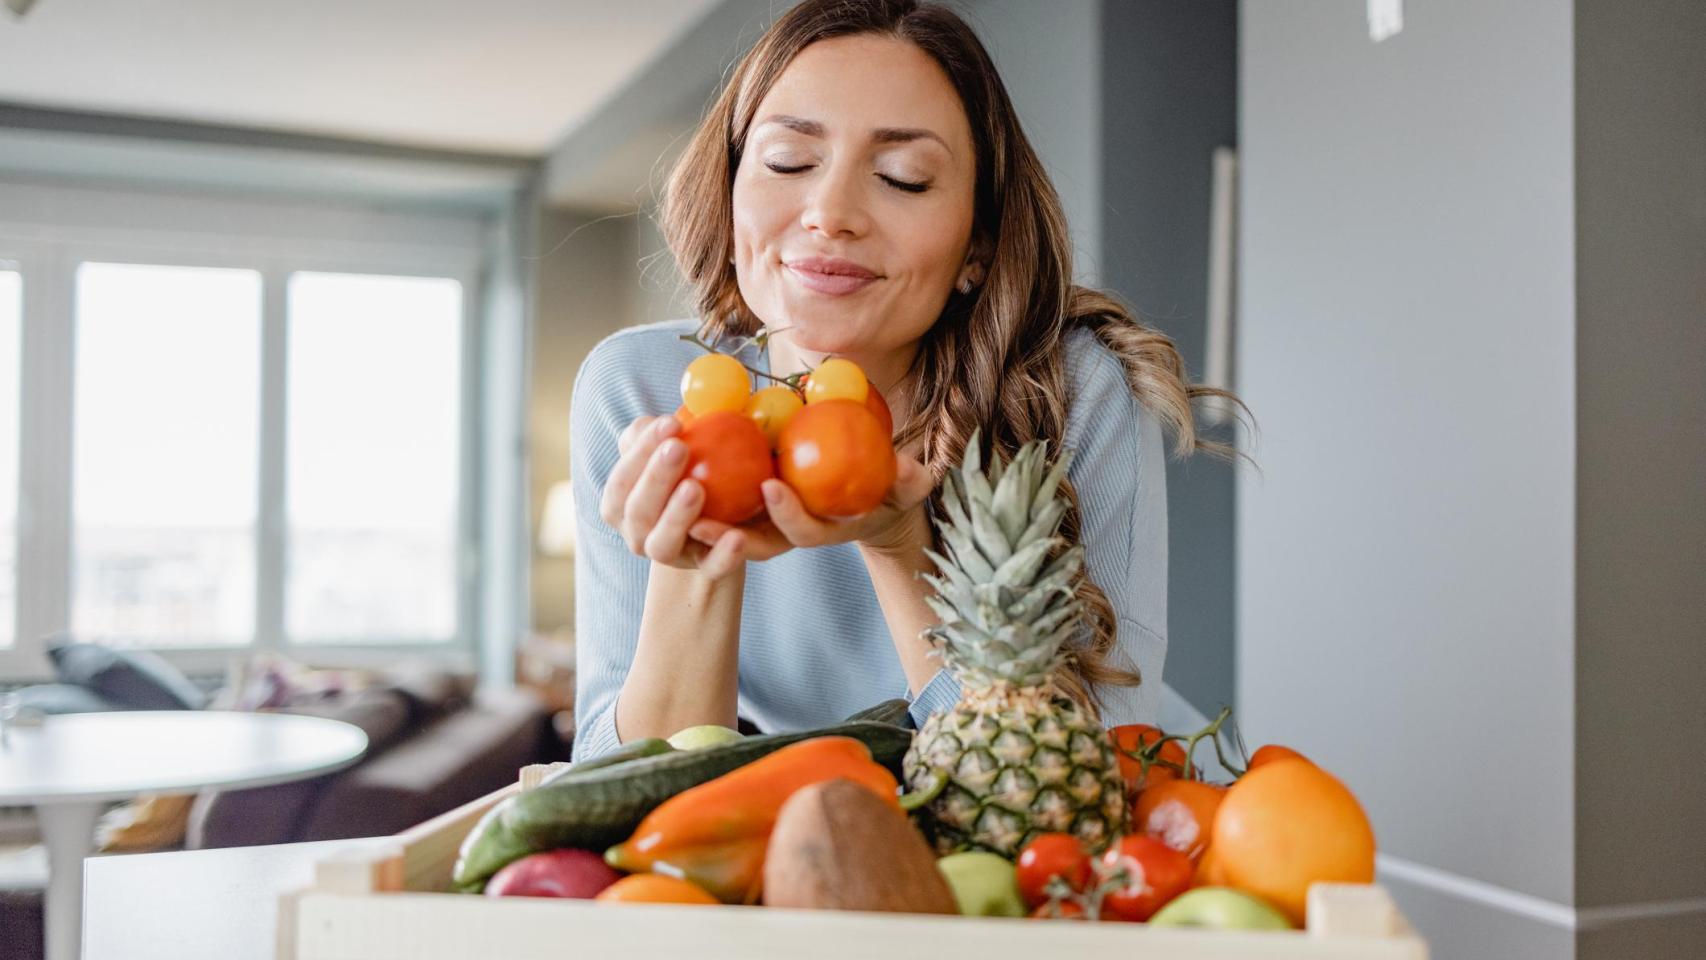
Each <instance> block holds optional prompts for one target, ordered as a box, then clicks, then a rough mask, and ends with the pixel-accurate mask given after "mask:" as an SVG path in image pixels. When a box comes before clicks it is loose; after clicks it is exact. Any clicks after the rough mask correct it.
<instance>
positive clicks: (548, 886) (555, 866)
mask: <svg viewBox="0 0 1706 960" xmlns="http://www.w3.org/2000/svg"><path fill="white" fill-rule="evenodd" d="M621 877H622V875H621V874H620V873H617V872H616V871H615V870H613V869H611V867H610V865H609V864H606V863H605V862H604V858H603V857H601V856H599V855H598V854H596V853H593V852H592V851H590V850H547V851H546V852H544V853H535V854H533V855H532V856H529V857H522V858H521V859H520V860H517V861H515V862H514V863H511V864H510V865H509V866H507V867H504V868H503V869H502V870H499V871H498V872H497V874H496V875H494V876H493V877H492V879H491V880H489V881H487V883H486V896H488V897H571V898H574V899H577V900H591V899H592V898H593V897H596V896H598V893H599V891H600V890H603V889H604V888H605V887H608V886H610V885H611V884H613V883H615V882H616V881H617V880H619V879H621Z"/></svg>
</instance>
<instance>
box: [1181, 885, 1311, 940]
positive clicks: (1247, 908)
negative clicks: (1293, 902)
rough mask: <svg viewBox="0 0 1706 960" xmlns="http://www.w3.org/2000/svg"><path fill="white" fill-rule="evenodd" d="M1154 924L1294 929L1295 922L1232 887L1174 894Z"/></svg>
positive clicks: (1263, 901) (1247, 928) (1204, 888)
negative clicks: (1292, 922) (1292, 927)
mask: <svg viewBox="0 0 1706 960" xmlns="http://www.w3.org/2000/svg"><path fill="white" fill-rule="evenodd" d="M1149 925H1150V926H1152V927H1214V928H1215V929H1218V930H1290V929H1291V921H1290V920H1288V919H1286V916H1285V914H1283V913H1280V912H1279V911H1278V910H1277V909H1275V908H1274V907H1273V906H1272V905H1270V904H1269V903H1268V902H1267V901H1266V900H1263V899H1261V898H1259V897H1256V896H1252V895H1251V894H1248V893H1245V892H1244V891H1242V890H1234V889H1232V888H1231V887H1198V888H1197V889H1195V890H1187V891H1185V892H1184V893H1181V894H1179V895H1178V896H1176V897H1174V898H1173V899H1172V900H1171V901H1169V902H1168V903H1167V905H1166V906H1164V907H1162V908H1161V909H1160V910H1159V911H1158V912H1157V913H1156V914H1155V916H1153V917H1150V918H1149Z"/></svg>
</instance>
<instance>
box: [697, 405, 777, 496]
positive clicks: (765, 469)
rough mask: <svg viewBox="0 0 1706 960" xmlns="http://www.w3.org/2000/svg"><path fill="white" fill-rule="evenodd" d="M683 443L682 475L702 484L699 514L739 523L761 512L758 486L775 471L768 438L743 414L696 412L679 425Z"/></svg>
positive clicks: (759, 488)
mask: <svg viewBox="0 0 1706 960" xmlns="http://www.w3.org/2000/svg"><path fill="white" fill-rule="evenodd" d="M680 436H681V441H682V442H683V443H685V444H687V474H686V475H687V476H689V477H692V478H693V479H694V480H697V481H699V485H700V486H702V487H704V488H705V502H704V505H703V506H702V507H701V508H700V510H699V515H700V516H704V517H710V518H711V519H712V520H721V521H722V522H724V523H742V522H744V521H747V520H751V519H752V518H753V517H756V516H758V515H759V514H760V513H762V512H763V511H764V491H763V489H762V488H761V487H760V486H759V485H760V484H762V483H763V482H764V481H766V480H769V479H770V478H771V477H774V476H775V475H776V470H775V465H774V464H773V462H772V461H771V459H770V441H768V440H766V439H764V431H763V430H760V429H758V424H756V423H753V422H752V420H751V419H749V418H748V417H747V416H746V415H745V414H742V413H730V412H728V411H722V410H719V411H717V412H715V413H706V414H701V415H699V416H696V417H694V418H693V420H692V422H691V423H688V424H686V425H684V426H683V427H682V428H681V434H680Z"/></svg>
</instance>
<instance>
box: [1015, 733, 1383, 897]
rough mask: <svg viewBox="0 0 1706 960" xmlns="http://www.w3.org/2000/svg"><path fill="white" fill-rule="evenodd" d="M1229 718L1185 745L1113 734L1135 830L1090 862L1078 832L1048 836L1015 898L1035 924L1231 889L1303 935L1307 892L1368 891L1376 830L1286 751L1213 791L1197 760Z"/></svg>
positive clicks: (1339, 791)
mask: <svg viewBox="0 0 1706 960" xmlns="http://www.w3.org/2000/svg"><path fill="white" fill-rule="evenodd" d="M1229 717H1230V711H1222V712H1221V715H1220V716H1219V717H1218V718H1217V719H1216V720H1215V721H1214V722H1213V723H1211V724H1209V725H1208V727H1206V728H1204V729H1203V730H1201V731H1198V732H1197V733H1194V734H1191V735H1189V736H1179V735H1169V734H1167V733H1165V732H1163V731H1162V730H1161V729H1160V728H1158V727H1154V726H1150V725H1148V724H1132V725H1128V726H1122V727H1115V728H1114V729H1112V730H1110V731H1109V732H1108V733H1109V736H1110V738H1111V739H1112V740H1113V742H1114V749H1115V752H1116V753H1117V754H1118V755H1119V760H1120V773H1121V775H1122V776H1123V778H1124V779H1125V783H1126V791H1127V796H1128V797H1129V798H1130V800H1131V803H1132V817H1131V831H1130V833H1128V834H1127V835H1125V836H1123V837H1120V838H1118V839H1117V840H1116V841H1115V842H1114V843H1112V844H1110V845H1109V846H1108V848H1107V849H1106V851H1104V852H1103V853H1102V854H1101V855H1100V856H1099V857H1096V856H1093V855H1092V854H1091V853H1090V851H1089V850H1087V849H1086V848H1085V847H1084V846H1083V844H1082V843H1081V842H1080V841H1079V839H1078V838H1077V837H1075V836H1073V835H1071V834H1066V833H1051V834H1043V835H1042V836H1039V837H1037V838H1036V839H1034V840H1032V841H1031V843H1029V844H1027V845H1026V846H1025V848H1024V849H1023V850H1021V851H1020V853H1019V858H1018V864H1017V866H1018V882H1019V892H1020V894H1021V895H1022V896H1023V897H1024V898H1025V901H1026V903H1027V905H1028V906H1030V907H1031V908H1033V911H1034V912H1033V914H1032V915H1033V916H1038V917H1062V918H1073V919H1113V920H1135V921H1143V920H1147V919H1149V918H1150V916H1152V915H1153V914H1154V913H1155V912H1156V911H1157V910H1159V909H1160V908H1161V907H1162V906H1164V905H1165V904H1166V903H1167V902H1168V901H1170V900H1172V899H1173V898H1174V897H1177V896H1178V895H1180V894H1182V893H1184V892H1185V891H1187V890H1190V889H1192V888H1195V887H1230V888H1233V889H1235V890H1238V891H1241V892H1243V893H1245V894H1249V895H1252V896H1254V897H1256V898H1259V899H1260V900H1262V901H1265V902H1266V903H1268V904H1270V905H1272V906H1274V907H1277V908H1278V909H1279V910H1280V912H1282V913H1283V914H1284V915H1285V916H1286V917H1287V918H1289V920H1290V921H1291V923H1292V924H1294V925H1297V926H1302V925H1303V922H1304V908H1305V904H1306V902H1307V896H1308V891H1309V886H1310V885H1311V884H1313V883H1317V882H1334V883H1370V882H1372V881H1373V879H1374V851H1375V847H1374V830H1373V828H1372V826H1371V825H1370V824H1369V821H1368V817H1367V815H1366V814H1364V812H1363V809H1362V805H1361V804H1359V803H1358V802H1357V799H1356V796H1355V795H1354V794H1352V793H1351V791H1350V790H1349V789H1348V788H1346V787H1345V785H1344V784H1343V783H1341V782H1340V781H1339V780H1338V779H1337V778H1336V777H1334V776H1333V775H1332V774H1330V773H1328V772H1327V771H1325V770H1323V769H1321V768H1320V767H1319V766H1317V765H1316V764H1315V763H1313V762H1311V761H1310V760H1309V759H1308V758H1306V757H1304V756H1303V755H1302V754H1300V753H1298V752H1297V751H1295V750H1292V749H1290V748H1288V747H1283V746H1280V745H1278V744H1269V745H1267V746H1264V747H1262V748H1261V749H1259V750H1257V751H1256V752H1255V753H1254V754H1252V755H1250V757H1249V759H1248V761H1247V763H1246V765H1245V767H1244V768H1243V769H1242V770H1240V769H1238V768H1236V767H1234V766H1232V765H1231V764H1229V763H1227V762H1226V759H1225V756H1224V754H1222V755H1221V760H1222V765H1223V766H1225V767H1226V768H1227V769H1228V770H1230V771H1232V772H1233V774H1234V776H1235V779H1234V780H1233V782H1232V783H1229V784H1227V783H1209V782H1206V781H1205V780H1203V779H1202V772H1201V770H1200V769H1199V768H1198V767H1197V766H1196V765H1195V764H1194V762H1193V759H1192V758H1193V753H1194V750H1195V748H1196V745H1197V743H1198V741H1200V740H1202V739H1204V738H1215V739H1214V746H1215V749H1216V751H1217V753H1218V752H1219V748H1220V743H1219V741H1218V737H1219V736H1220V735H1221V727H1222V725H1223V724H1224V723H1225V722H1226V721H1227V719H1228V718H1229Z"/></svg>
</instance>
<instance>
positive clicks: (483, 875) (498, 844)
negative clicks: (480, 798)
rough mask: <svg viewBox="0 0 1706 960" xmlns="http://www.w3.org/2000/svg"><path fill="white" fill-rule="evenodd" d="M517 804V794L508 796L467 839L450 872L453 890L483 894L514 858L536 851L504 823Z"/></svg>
mask: <svg viewBox="0 0 1706 960" xmlns="http://www.w3.org/2000/svg"><path fill="white" fill-rule="evenodd" d="M514 803H515V797H508V798H506V799H505V800H504V801H503V802H501V803H499V804H497V805H496V806H494V807H492V808H491V809H490V810H487V811H486V814H485V816H483V817H481V818H480V822H479V823H476V824H474V829H472V830H470V831H468V836H466V837H464V838H463V840H462V849H461V850H459V851H458V852H457V855H456V868H455V869H454V870H453V871H451V874H450V883H451V887H452V888H453V889H455V890H457V891H458V892H461V893H480V892H481V891H483V890H484V889H485V887H486V881H487V880H490V879H491V877H492V874H494V873H497V872H498V871H499V870H501V869H503V867H504V866H505V865H506V864H508V863H509V862H510V861H512V860H520V859H521V858H522V857H525V856H527V855H528V854H530V853H533V852H534V851H533V848H532V847H529V846H528V845H527V844H525V843H523V842H521V841H520V840H519V839H517V838H516V836H515V834H514V833H511V832H510V829H509V827H507V826H505V825H504V822H503V815H504V810H505V809H507V808H508V807H509V806H510V805H511V804H514Z"/></svg>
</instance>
